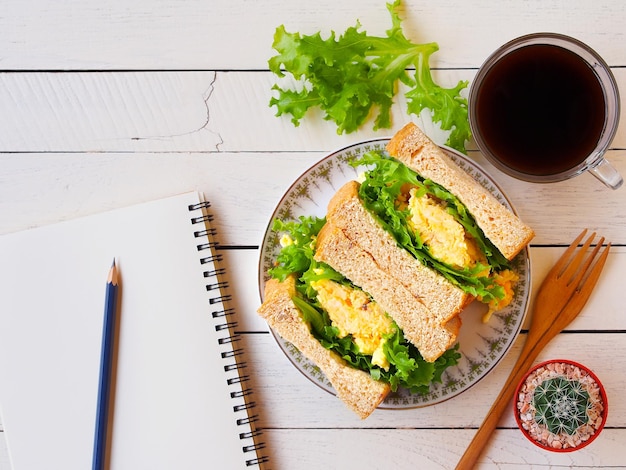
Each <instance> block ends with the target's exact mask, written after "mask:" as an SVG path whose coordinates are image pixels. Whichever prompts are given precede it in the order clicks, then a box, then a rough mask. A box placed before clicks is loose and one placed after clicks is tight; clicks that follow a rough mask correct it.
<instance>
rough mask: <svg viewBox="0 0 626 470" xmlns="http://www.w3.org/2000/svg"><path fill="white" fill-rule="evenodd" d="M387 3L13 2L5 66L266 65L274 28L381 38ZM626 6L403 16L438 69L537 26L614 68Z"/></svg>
mask: <svg viewBox="0 0 626 470" xmlns="http://www.w3.org/2000/svg"><path fill="white" fill-rule="evenodd" d="M385 3H386V2H383V1H379V0H364V1H357V0H351V1H345V2H341V3H337V2H335V1H333V0H320V1H318V2H316V4H315V7H311V5H310V3H309V2H304V1H294V2H289V3H284V2H282V1H279V0H269V1H265V2H248V1H246V0H213V1H211V2H205V1H201V0H189V1H185V2H175V3H172V2H168V1H165V0H155V1H147V0H145V1H142V2H133V3H132V4H128V3H127V2H125V1H124V0H112V1H108V2H106V3H103V2H99V1H97V0H84V1H78V0H71V1H66V2H64V3H63V4H62V5H57V4H52V3H51V4H42V3H41V2H36V1H34V0H7V1H5V2H4V3H3V14H2V15H0V44H3V54H2V62H1V68H2V69H3V70H16V69H22V70H24V69H30V70H35V69H53V70H69V69H74V70H77V69H78V70H86V69H92V70H93V69H96V70H101V69H108V70H119V69H131V70H137V69H150V70H155V69H159V70H162V69H170V70H172V69H194V70H197V69H211V70H219V69H229V70H232V69H246V70H247V69H251V68H253V69H266V68H267V59H268V58H269V57H270V56H271V55H272V54H273V51H272V49H271V44H272V38H273V34H274V30H275V28H276V27H277V26H278V25H280V24H285V26H286V28H287V30H288V31H292V32H295V31H299V32H302V33H304V34H312V33H315V32H317V31H322V32H323V33H324V34H328V33H329V32H330V31H331V30H334V31H336V32H337V33H341V32H343V31H344V30H345V29H346V28H347V27H349V26H353V25H354V24H355V23H356V20H357V19H359V20H360V21H361V23H362V25H363V28H364V29H365V30H366V31H368V32H370V33H371V34H377V35H382V34H384V31H385V30H387V29H388V28H389V27H390V26H391V23H390V19H389V15H388V13H387V10H386V6H385ZM624 9H625V6H624V4H623V2H621V1H620V0H599V1H594V2H591V1H588V0H576V1H571V2H567V4H564V3H563V2H562V1H560V0H547V1H543V2H530V3H527V2H518V1H515V0H504V1H500V2H497V3H491V2H490V3H486V2H481V1H480V0H471V1H466V2H462V3H459V2H456V1H455V0H441V1H439V2H430V3H427V4H423V5H422V4H419V3H418V4H412V3H410V2H404V4H403V7H402V15H403V17H404V18H405V22H404V27H405V31H406V35H407V36H408V37H409V38H411V39H412V40H414V41H415V42H420V43H421V42H431V41H436V42H438V43H439V45H440V52H438V53H437V54H436V57H434V58H433V61H434V63H435V64H436V65H437V66H440V67H446V68H449V67H454V68H457V67H463V68H466V67H477V66H478V65H479V64H480V63H482V61H483V60H484V59H485V58H486V57H487V55H488V54H489V53H491V52H492V51H493V50H494V49H495V48H497V47H498V46H499V45H500V44H502V43H504V42H506V41H508V40H510V39H512V38H514V37H516V36H519V35H522V34H527V33H530V32H536V31H557V32H562V33H565V34H570V35H573V36H575V37H578V38H579V39H581V40H583V41H586V42H588V43H589V44H590V45H591V46H592V47H595V48H596V49H597V50H598V51H599V52H600V53H602V54H603V55H604V56H605V58H606V60H607V61H608V62H609V63H610V64H611V65H624V60H625V57H624V55H623V53H622V50H621V46H620V45H621V44H623V43H624V32H623V28H621V25H620V22H619V21H615V18H616V17H617V18H623V17H624ZM469 18H472V19H474V18H475V19H474V20H472V21H470V20H469ZM479 30H480V31H489V33H488V34H477V31H479ZM234 49H236V50H237V53H236V54H233V53H232V51H233V50H234Z"/></svg>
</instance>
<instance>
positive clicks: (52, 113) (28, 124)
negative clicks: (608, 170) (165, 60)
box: [0, 68, 626, 153]
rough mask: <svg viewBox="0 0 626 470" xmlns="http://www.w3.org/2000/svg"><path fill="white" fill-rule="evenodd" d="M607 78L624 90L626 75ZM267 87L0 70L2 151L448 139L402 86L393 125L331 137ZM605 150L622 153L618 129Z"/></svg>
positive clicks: (275, 147) (184, 77)
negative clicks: (278, 102)
mask: <svg viewBox="0 0 626 470" xmlns="http://www.w3.org/2000/svg"><path fill="white" fill-rule="evenodd" d="M475 72H476V71H475V70H439V71H436V73H435V75H434V77H435V80H437V82H438V83H440V84H441V85H442V86H453V85H455V84H456V83H457V82H458V81H459V80H468V81H471V80H472V79H473V77H474V75H475ZM614 72H615V76H616V79H617V81H618V85H619V86H620V88H622V89H626V69H622V68H620V69H615V70H614ZM274 83H276V78H275V77H274V75H273V74H271V73H270V72H127V73H119V72H118V73H108V72H101V73H60V74H59V73H54V74H52V73H19V72H17V73H5V74H0V107H1V108H2V109H3V111H4V112H3V113H2V115H1V116H0V126H1V127H2V129H3V132H2V133H1V134H0V151H4V152H167V151H170V152H207V153H214V152H225V151H226V152H277V151H282V152H293V151H316V152H329V151H331V150H334V149H337V148H342V147H345V146H347V145H350V144H352V143H354V142H358V141H362V140H369V139H372V138H383V137H388V136H390V135H392V134H393V133H394V132H395V131H397V130H398V129H400V128H401V127H402V126H403V125H404V124H406V123H407V122H409V121H414V122H416V123H417V124H418V125H419V126H420V127H422V128H423V129H424V131H425V132H426V133H427V134H428V135H430V136H431V138H432V139H433V140H435V141H436V142H437V143H439V144H444V143H445V141H446V139H447V136H448V132H443V131H441V130H440V129H439V126H438V125H436V124H435V125H434V124H433V123H432V119H431V118H430V115H429V114H428V113H427V112H425V113H423V114H422V115H421V116H414V115H409V114H407V111H406V109H407V106H406V100H405V98H404V95H403V93H404V90H406V87H401V89H400V92H399V93H398V95H397V97H396V100H395V104H394V105H393V108H392V122H393V127H392V128H391V129H380V130H378V131H374V130H373V121H374V114H372V117H371V118H370V120H369V121H368V122H367V123H365V124H364V125H363V126H362V127H361V129H359V131H358V132H355V133H351V134H343V135H337V133H336V127H335V125H334V124H333V123H331V122H329V121H325V120H324V119H323V118H322V116H321V112H319V111H318V110H310V113H309V114H307V116H305V118H304V119H303V120H302V122H301V125H300V126H299V127H294V126H293V125H292V123H291V118H290V117H289V116H281V117H280V118H277V117H275V113H276V109H275V108H270V107H269V101H270V98H271V96H272V93H273V92H272V90H271V88H272V86H273V84H274ZM467 91H468V90H465V92H467ZM623 100H624V98H623V97H622V102H623V103H624V101H623ZM131 110H136V111H132V112H131ZM468 148H469V149H470V150H471V149H475V145H474V144H473V143H469V144H468ZM612 148H626V124H625V123H622V125H621V127H620V128H619V129H618V134H617V136H616V138H615V140H614V142H613V144H612Z"/></svg>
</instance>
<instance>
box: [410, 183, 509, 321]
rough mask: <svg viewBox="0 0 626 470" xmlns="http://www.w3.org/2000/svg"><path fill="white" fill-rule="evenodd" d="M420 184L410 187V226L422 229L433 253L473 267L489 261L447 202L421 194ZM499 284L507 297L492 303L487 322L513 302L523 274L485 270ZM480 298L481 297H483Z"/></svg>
mask: <svg viewBox="0 0 626 470" xmlns="http://www.w3.org/2000/svg"><path fill="white" fill-rule="evenodd" d="M416 191H417V189H416V188H412V189H410V190H409V199H408V202H407V207H408V209H409V212H410V216H409V218H408V220H407V222H408V225H409V228H410V229H411V230H413V231H414V232H416V233H418V234H419V236H420V238H421V239H422V242H423V243H424V245H426V246H427V247H428V249H429V250H430V253H431V255H432V256H433V257H434V258H436V259H438V260H440V261H442V262H444V263H447V264H449V265H452V266H454V267H457V268H470V267H472V266H474V265H476V263H478V262H481V263H485V262H486V260H485V256H484V254H483V253H481V251H480V249H479V248H478V246H477V245H476V243H475V242H474V240H473V239H472V238H471V237H469V236H468V235H467V234H466V233H465V229H464V228H463V226H462V225H461V224H460V223H458V222H457V221H456V220H455V219H454V217H453V216H452V215H451V214H449V213H448V212H447V211H446V210H445V205H444V204H443V203H442V202H440V201H438V200H436V199H433V198H431V197H429V196H427V195H424V196H417V195H416ZM484 276H488V277H490V278H491V280H492V281H493V283H494V284H495V285H499V286H502V288H503V290H504V297H503V298H502V299H493V300H491V301H490V302H489V303H488V307H489V309H488V311H487V313H485V315H484V316H483V322H487V321H489V318H491V315H492V314H493V312H495V311H497V310H501V309H503V308H504V307H506V306H507V305H509V304H510V303H511V301H512V300H513V296H514V291H513V285H514V284H515V283H516V282H517V281H518V279H519V276H518V275H517V274H515V273H514V272H513V271H510V270H508V269H506V270H503V271H501V272H496V273H489V272H485V273H484ZM478 300H481V299H480V298H479V299H478Z"/></svg>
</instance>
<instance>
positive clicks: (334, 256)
mask: <svg viewBox="0 0 626 470" xmlns="http://www.w3.org/2000/svg"><path fill="white" fill-rule="evenodd" d="M395 249H396V250H399V248H398V247H395ZM315 259H316V260H317V261H320V262H323V263H326V264H328V265H329V266H331V267H332V268H334V269H335V270H336V271H338V272H340V273H341V274H343V275H344V276H346V277H347V278H348V279H350V281H352V282H353V283H354V284H355V285H357V286H359V287H361V288H362V289H363V290H364V291H365V292H367V293H368V294H370V295H371V296H372V298H373V299H374V300H375V301H376V302H377V303H378V304H379V305H380V306H381V307H382V308H383V310H385V312H387V314H388V315H389V316H391V318H393V319H394V320H395V322H396V323H397V324H398V326H399V327H400V328H401V329H402V331H403V333H404V337H405V338H406V339H408V340H409V341H410V342H411V343H413V345H414V346H415V347H417V349H418V350H419V352H420V353H421V354H422V357H423V358H424V359H425V360H426V361H428V362H433V361H435V360H437V359H438V358H439V357H440V356H441V355H442V354H443V353H444V352H445V351H446V350H447V349H448V348H450V346H452V345H453V344H454V342H455V341H456V334H455V333H454V332H453V331H450V329H448V327H446V325H444V324H442V322H441V321H440V320H438V319H437V317H436V315H434V314H433V312H432V311H430V310H429V309H428V308H427V307H426V306H425V305H424V304H423V303H422V302H421V301H420V300H418V299H417V298H416V297H415V296H413V295H412V294H411V292H409V290H408V289H407V288H406V287H404V286H403V285H402V284H400V283H398V281H397V280H396V279H395V278H393V277H392V276H391V275H390V274H389V273H388V272H386V271H384V270H383V269H381V268H380V267H379V266H378V264H377V263H376V261H375V260H374V259H373V258H372V256H371V255H370V254H369V253H367V252H366V251H365V250H363V249H362V248H361V246H360V245H359V244H357V243H355V242H353V241H351V240H350V239H349V238H348V237H346V236H345V235H344V233H343V231H342V230H341V229H340V228H338V227H336V226H334V225H333V224H332V223H326V224H325V225H324V227H323V228H322V230H321V231H320V233H319V235H318V237H317V242H316V250H315ZM450 327H451V329H452V330H454V329H456V330H457V331H456V332H457V333H458V329H457V328H456V320H455V321H453V324H452V325H450Z"/></svg>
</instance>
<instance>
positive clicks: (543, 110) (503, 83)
mask: <svg viewBox="0 0 626 470" xmlns="http://www.w3.org/2000/svg"><path fill="white" fill-rule="evenodd" d="M473 105H474V106H476V119H477V125H478V126H479V127H480V130H481V133H482V135H483V139H484V141H485V144H486V145H487V147H489V149H490V150H491V152H492V153H493V154H495V155H497V156H498V157H499V159H500V160H502V161H503V162H504V163H505V164H506V165H507V166H509V167H511V168H513V169H515V170H517V171H519V172H522V173H526V174H530V175H554V174H557V173H560V172H562V171H566V170H568V169H570V168H573V167H575V166H576V165H578V164H579V163H581V162H582V161H583V160H585V158H586V157H587V156H589V154H590V153H591V151H592V150H593V149H594V148H595V146H596V143H597V142H598V139H599V136H600V134H601V133H602V128H603V126H604V120H605V102H604V94H603V92H602V87H601V85H600V82H599V81H598V77H597V76H596V74H595V73H594V71H593V69H592V68H591V67H590V66H589V65H588V64H587V63H586V62H585V61H584V60H582V59H581V58H580V57H578V56H577V55H576V54H574V53H572V52H570V51H568V50H566V49H563V48H562V47H559V46H552V45H544V44H538V45H529V46H525V47H522V48H520V49H517V50H515V51H513V52H511V53H509V54H508V55H507V56H505V57H504V58H502V59H500V61H498V62H496V63H495V64H494V65H493V67H492V68H491V70H490V71H489V72H488V74H487V76H486V78H485V80H484V82H483V84H482V86H481V88H480V90H479V91H478V94H477V98H476V102H475V103H474V104H473Z"/></svg>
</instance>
